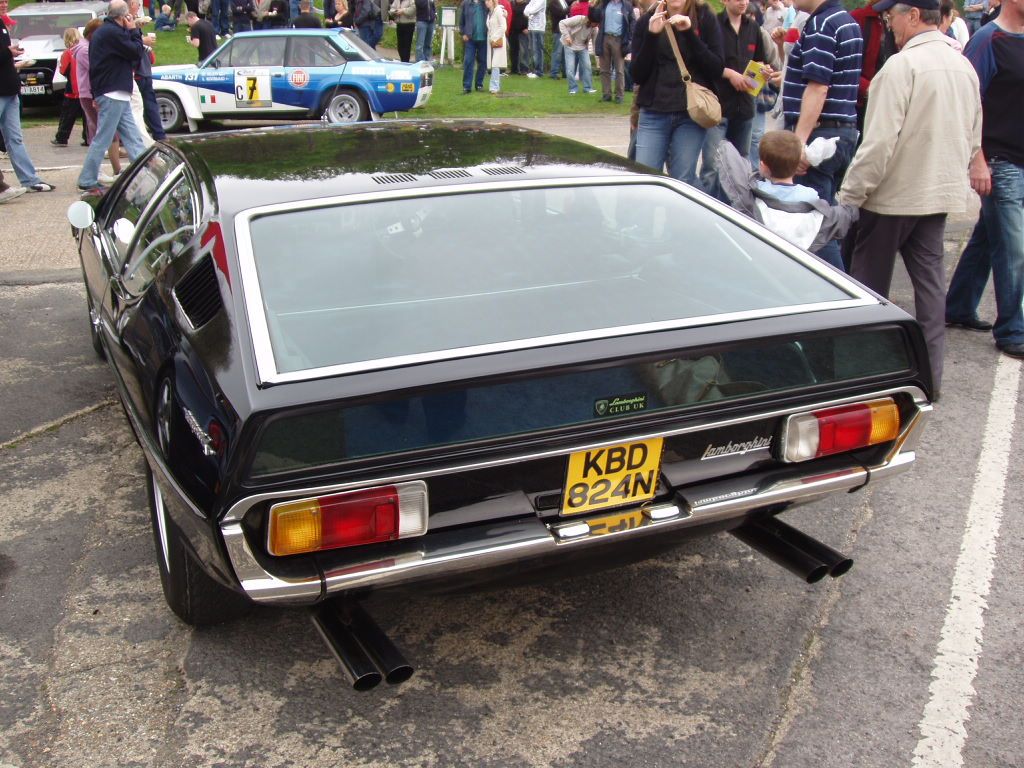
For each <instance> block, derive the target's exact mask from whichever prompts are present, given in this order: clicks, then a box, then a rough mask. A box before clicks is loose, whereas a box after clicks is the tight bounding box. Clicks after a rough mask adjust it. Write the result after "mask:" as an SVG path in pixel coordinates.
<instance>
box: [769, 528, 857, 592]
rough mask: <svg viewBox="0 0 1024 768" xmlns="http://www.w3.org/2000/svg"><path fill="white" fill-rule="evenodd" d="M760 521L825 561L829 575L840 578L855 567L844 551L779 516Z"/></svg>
mask: <svg viewBox="0 0 1024 768" xmlns="http://www.w3.org/2000/svg"><path fill="white" fill-rule="evenodd" d="M759 522H760V523H761V525H762V526H763V527H765V528H766V529H768V530H769V531H771V532H772V533H774V534H775V535H776V536H778V537H779V538H781V539H782V540H783V541H786V542H788V543H789V544H792V545H793V546H794V547H796V548H797V549H799V550H801V551H803V552H806V553H807V554H808V555H810V556H811V557H814V558H817V559H818V560H820V561H821V562H823V563H824V564H825V566H826V567H827V568H828V575H829V576H831V577H832V578H834V579H837V578H839V577H840V576H842V575H843V574H844V573H846V572H847V571H849V570H850V569H851V568H853V558H851V557H847V556H846V555H844V554H843V553H842V552H837V551H836V550H834V549H832V547H830V546H829V545H828V544H825V543H823V542H820V541H818V540H817V539H815V538H812V537H810V536H808V535H807V534H806V533H804V532H803V531H799V530H797V529H796V528H794V527H793V526H791V525H787V524H786V523H784V522H782V521H781V520H779V518H777V517H766V518H765V519H763V520H760V521H759Z"/></svg>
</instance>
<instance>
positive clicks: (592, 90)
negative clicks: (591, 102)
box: [584, 88, 597, 93]
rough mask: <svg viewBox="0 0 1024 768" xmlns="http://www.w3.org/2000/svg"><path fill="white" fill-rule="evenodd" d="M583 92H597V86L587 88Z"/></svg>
mask: <svg viewBox="0 0 1024 768" xmlns="http://www.w3.org/2000/svg"><path fill="white" fill-rule="evenodd" d="M584 93H597V88H587V90H585V91H584Z"/></svg>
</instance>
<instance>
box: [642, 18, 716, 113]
mask: <svg viewBox="0 0 1024 768" xmlns="http://www.w3.org/2000/svg"><path fill="white" fill-rule="evenodd" d="M652 13H653V11H648V12H647V13H645V14H644V15H643V16H641V17H640V18H639V19H637V22H636V26H635V27H634V28H633V41H632V45H631V46H630V51H631V53H632V54H633V59H632V69H631V70H630V71H631V72H632V73H633V82H635V83H636V84H637V85H639V86H640V90H639V92H638V93H637V96H636V103H637V106H640V107H643V108H645V109H651V110H653V111H655V112H685V111H686V88H685V87H684V86H683V81H682V78H681V77H680V74H679V66H678V65H677V64H676V59H675V56H674V55H673V54H672V46H671V45H669V42H668V38H667V37H666V34H668V27H667V25H666V30H665V31H664V32H662V34H660V35H652V34H650V32H648V25H649V24H650V21H651V14H652ZM695 15H696V17H697V18H696V21H697V23H696V24H695V25H694V26H692V27H690V28H689V29H688V30H686V31H685V32H675V31H674V30H673V32H674V33H675V36H676V42H677V43H678V44H679V52H680V54H682V57H683V61H684V62H685V64H686V69H687V70H688V71H689V73H690V77H691V78H693V81H694V82H695V83H700V84H701V85H703V86H705V87H707V88H710V89H712V90H716V84H717V82H718V78H720V77H721V76H722V69H723V68H724V66H725V65H724V64H723V63H722V31H721V29H719V27H718V19H716V18H715V14H714V12H713V11H712V10H711V9H710V8H708V6H706V5H703V4H702V5H699V6H697V13H696V14H695ZM716 92H717V91H716Z"/></svg>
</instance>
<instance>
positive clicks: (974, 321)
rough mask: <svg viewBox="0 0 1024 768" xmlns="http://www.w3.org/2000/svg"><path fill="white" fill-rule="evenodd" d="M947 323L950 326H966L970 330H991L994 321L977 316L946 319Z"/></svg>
mask: <svg viewBox="0 0 1024 768" xmlns="http://www.w3.org/2000/svg"><path fill="white" fill-rule="evenodd" d="M946 325H947V326H948V327H950V328H966V329H967V330H969V331H991V330H992V323H987V322H985V321H984V320H979V319H978V318H976V317H966V318H964V319H963V320H950V319H948V318H947V319H946Z"/></svg>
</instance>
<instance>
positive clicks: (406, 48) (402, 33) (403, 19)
mask: <svg viewBox="0 0 1024 768" xmlns="http://www.w3.org/2000/svg"><path fill="white" fill-rule="evenodd" d="M388 13H390V14H391V18H392V19H393V20H394V22H395V32H396V33H397V34H398V58H400V59H401V60H402V61H404V62H409V61H410V60H411V59H410V57H411V56H412V36H413V35H414V34H415V33H416V0H392V2H391V7H390V8H389V9H388Z"/></svg>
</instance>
